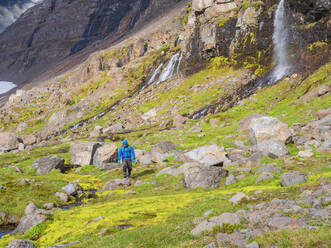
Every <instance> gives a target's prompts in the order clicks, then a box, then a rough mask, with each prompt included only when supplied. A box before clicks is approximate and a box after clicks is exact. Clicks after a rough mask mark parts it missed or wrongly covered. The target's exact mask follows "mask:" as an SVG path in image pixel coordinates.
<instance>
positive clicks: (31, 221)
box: [12, 213, 46, 235]
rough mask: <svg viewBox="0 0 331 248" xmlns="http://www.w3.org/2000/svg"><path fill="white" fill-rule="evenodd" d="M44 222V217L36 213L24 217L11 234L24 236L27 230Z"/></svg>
mask: <svg viewBox="0 0 331 248" xmlns="http://www.w3.org/2000/svg"><path fill="white" fill-rule="evenodd" d="M45 220H46V216H45V215H42V214H38V213H33V214H30V215H27V216H24V217H23V218H22V219H21V221H20V223H19V224H18V226H17V227H16V229H15V230H14V231H13V232H12V234H20V235H22V234H25V233H26V232H27V231H28V230H30V229H31V228H33V227H34V226H36V225H39V224H41V223H43V222H44V221H45Z"/></svg>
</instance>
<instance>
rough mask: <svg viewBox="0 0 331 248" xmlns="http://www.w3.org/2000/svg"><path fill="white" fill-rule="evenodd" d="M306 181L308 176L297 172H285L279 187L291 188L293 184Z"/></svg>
mask: <svg viewBox="0 0 331 248" xmlns="http://www.w3.org/2000/svg"><path fill="white" fill-rule="evenodd" d="M307 180H308V176H307V175H306V174H305V173H302V172H298V171H293V172H286V173H284V174H283V175H282V179H281V185H282V186H291V185H294V184H299V183H303V182H306V181H307Z"/></svg>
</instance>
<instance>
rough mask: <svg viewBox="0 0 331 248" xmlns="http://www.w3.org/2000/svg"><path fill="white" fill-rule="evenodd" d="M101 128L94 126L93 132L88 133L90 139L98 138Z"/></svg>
mask: <svg viewBox="0 0 331 248" xmlns="http://www.w3.org/2000/svg"><path fill="white" fill-rule="evenodd" d="M102 131H103V127H100V126H95V127H94V129H93V131H92V132H91V133H90V138H98V137H100V136H101V135H102Z"/></svg>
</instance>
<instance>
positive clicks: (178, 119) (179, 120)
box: [173, 115, 187, 127]
mask: <svg viewBox="0 0 331 248" xmlns="http://www.w3.org/2000/svg"><path fill="white" fill-rule="evenodd" d="M186 121H187V117H184V116H182V115H175V116H174V117H173V125H174V126H175V127H182V126H184V124H185V123H186Z"/></svg>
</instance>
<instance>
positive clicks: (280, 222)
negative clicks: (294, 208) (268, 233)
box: [268, 216, 304, 230]
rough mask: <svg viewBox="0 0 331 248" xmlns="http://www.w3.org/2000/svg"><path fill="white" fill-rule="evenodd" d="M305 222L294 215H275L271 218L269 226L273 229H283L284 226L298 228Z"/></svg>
mask: <svg viewBox="0 0 331 248" xmlns="http://www.w3.org/2000/svg"><path fill="white" fill-rule="evenodd" d="M303 225H304V224H303V222H302V221H299V220H298V219H296V218H292V217H279V216H276V217H273V218H271V219H270V220H269V222H268V226H269V227H270V229H271V230H278V229H283V228H290V229H293V228H298V227H302V226H303Z"/></svg>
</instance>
